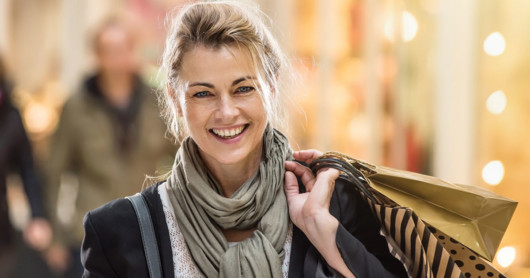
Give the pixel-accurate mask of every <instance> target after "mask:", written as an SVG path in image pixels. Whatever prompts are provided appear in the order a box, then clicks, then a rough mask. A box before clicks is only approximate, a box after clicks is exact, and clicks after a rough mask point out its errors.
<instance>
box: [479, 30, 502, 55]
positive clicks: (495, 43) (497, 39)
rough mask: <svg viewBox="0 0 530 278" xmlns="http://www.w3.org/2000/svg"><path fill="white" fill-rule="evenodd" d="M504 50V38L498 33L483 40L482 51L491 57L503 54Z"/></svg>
mask: <svg viewBox="0 0 530 278" xmlns="http://www.w3.org/2000/svg"><path fill="white" fill-rule="evenodd" d="M505 48H506V41H505V40H504V37H503V36H502V34H501V33H499V32H494V33H491V34H490V35H489V36H488V37H487V38H486V39H485V40H484V51H485V52H486V53H487V54H488V55H491V56H499V55H501V54H502V53H504V49H505Z"/></svg>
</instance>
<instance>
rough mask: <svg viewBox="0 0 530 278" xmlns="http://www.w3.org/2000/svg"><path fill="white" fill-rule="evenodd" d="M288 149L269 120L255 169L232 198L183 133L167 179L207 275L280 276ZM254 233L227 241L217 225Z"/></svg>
mask: <svg viewBox="0 0 530 278" xmlns="http://www.w3.org/2000/svg"><path fill="white" fill-rule="evenodd" d="M291 159H292V150H291V148H290V146H289V142H288V140H287V138H286V137H285V135H283V134H282V133H281V132H279V131H278V130H276V129H273V128H272V127H270V125H268V126H267V128H266V130H265V133H264V137H263V158H262V161H261V163H260V165H259V169H258V171H257V172H256V174H255V175H254V176H253V177H252V178H250V179H249V180H247V181H246V182H245V183H244V184H243V185H242V186H241V187H240V188H239V189H238V190H237V191H236V192H235V193H234V194H233V196H231V197H230V198H226V197H224V196H223V195H222V194H221V192H222V191H221V188H220V186H219V185H218V184H217V182H216V181H215V180H214V178H213V176H212V175H211V174H210V173H209V172H208V170H207V169H206V167H205V165H204V163H203V161H202V159H201V157H200V155H199V151H198V147H197V145H196V143H195V142H194V141H193V140H192V139H191V138H190V137H188V138H186V139H185V140H184V141H183V142H182V144H181V148H180V149H179V151H178V153H177V156H176V159H175V164H174V166H173V171H172V174H171V176H170V177H169V179H168V181H167V182H168V185H169V188H170V189H171V190H170V193H169V198H170V200H171V204H172V205H173V208H174V210H175V215H176V217H177V219H178V222H179V227H180V229H181V231H182V234H183V235H184V239H185V240H186V244H187V245H188V249H189V251H190V253H191V256H192V258H193V260H194V261H195V263H196V264H197V266H198V267H199V269H200V270H201V271H202V273H203V274H204V275H205V276H207V277H257V276H259V277H282V267H281V266H282V262H283V257H284V250H283V246H284V243H285V239H286V236H287V232H288V227H289V213H288V208H287V200H286V197H285V193H284V189H283V185H284V175H285V166H284V162H285V160H291ZM256 225H257V230H256V231H254V233H253V235H252V236H251V237H249V238H247V239H245V240H244V241H242V242H240V243H238V244H236V245H234V246H232V247H229V246H228V243H227V241H226V238H225V237H224V235H223V233H222V232H221V229H249V228H251V227H254V226H256Z"/></svg>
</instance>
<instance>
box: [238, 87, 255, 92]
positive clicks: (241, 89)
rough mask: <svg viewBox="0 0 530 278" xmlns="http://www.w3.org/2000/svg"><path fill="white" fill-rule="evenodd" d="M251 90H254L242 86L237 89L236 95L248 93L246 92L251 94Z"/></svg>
mask: <svg viewBox="0 0 530 278" xmlns="http://www.w3.org/2000/svg"><path fill="white" fill-rule="evenodd" d="M252 90H254V88H253V87H250V86H243V87H239V88H237V92H238V93H248V92H251V91H252Z"/></svg>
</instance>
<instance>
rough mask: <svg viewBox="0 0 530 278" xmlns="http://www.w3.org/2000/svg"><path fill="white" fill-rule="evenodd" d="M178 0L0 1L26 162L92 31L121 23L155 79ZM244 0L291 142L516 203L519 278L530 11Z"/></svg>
mask: <svg viewBox="0 0 530 278" xmlns="http://www.w3.org/2000/svg"><path fill="white" fill-rule="evenodd" d="M183 2H185V1H177V0H113V1H108V0H97V1H94V0H91V1H77V0H76V1H74V0H48V1H40V0H0V53H1V55H2V56H4V57H5V60H6V61H7V64H8V68H9V69H10V72H11V77H12V80H13V83H14V84H15V85H16V90H15V99H16V101H17V104H18V105H19V107H21V110H22V111H23V115H24V119H25V123H26V126H27V128H28V130H29V131H30V133H31V136H32V139H33V142H34V144H35V146H36V150H37V155H39V156H43V155H45V153H46V150H47V139H48V138H49V136H50V134H51V133H52V132H53V130H54V128H55V125H56V121H57V118H58V114H59V113H60V108H61V106H62V104H63V102H64V100H65V99H66V98H67V97H68V95H69V94H70V92H72V91H73V89H74V88H75V87H76V86H77V84H78V82H79V81H80V80H81V78H82V77H83V75H84V74H86V73H87V72H89V71H90V69H91V63H92V61H91V60H92V58H91V56H90V55H91V54H90V45H89V44H88V42H89V38H90V32H91V30H92V29H93V28H94V26H96V25H97V24H98V23H99V22H101V21H102V20H103V19H105V18H106V17H108V16H109V15H112V14H116V13H120V14H122V15H125V16H126V17H128V18H129V19H130V21H131V22H132V24H134V26H135V28H136V29H137V31H138V41H139V43H140V45H141V47H140V48H139V49H140V51H139V53H138V55H139V57H141V60H142V61H143V69H144V70H143V72H144V75H145V76H144V78H145V79H146V80H147V81H149V82H150V83H151V84H154V85H156V84H161V83H163V81H161V80H160V78H159V76H158V75H157V64H158V62H159V57H160V53H161V51H162V48H163V38H164V17H165V14H166V12H167V11H169V10H171V9H172V8H174V7H175V6H178V5H180V4H181V3H183ZM255 2H258V4H259V5H260V6H261V7H262V9H263V11H264V12H265V13H266V14H268V16H270V18H271V22H272V25H273V27H274V28H273V31H274V33H275V34H276V35H277V37H278V38H279V41H280V43H281V44H282V46H283V47H284V49H285V50H286V51H287V52H288V53H289V55H291V56H292V58H293V59H292V62H293V68H294V69H295V70H296V74H297V75H296V76H297V79H295V80H294V81H293V84H291V90H289V92H287V93H286V96H285V100H286V102H287V104H288V107H289V108H288V110H289V111H290V114H291V118H290V123H289V134H290V137H291V138H292V142H293V146H294V147H295V148H297V149H305V148H316V149H320V150H337V151H341V152H344V153H347V154H349V155H351V156H354V157H357V158H360V159H364V160H367V161H371V162H374V163H378V164H384V165H388V166H392V167H396V168H400V169H407V170H411V171H416V172H422V173H426V174H431V175H436V176H439V177H442V178H444V179H447V180H449V181H453V182H456V183H463V184H475V185H480V186H483V187H485V188H487V189H489V190H491V191H494V192H496V193H498V194H501V195H503V196H506V197H509V198H512V199H515V200H517V201H519V206H518V208H517V210H516V212H515V215H514V217H513V219H512V222H511V224H510V226H509V228H508V231H507V233H506V235H505V237H504V240H503V242H502V243H501V249H500V251H499V253H498V255H497V258H496V260H495V264H496V266H498V267H499V268H500V269H502V270H503V271H504V272H505V273H506V274H507V275H508V276H509V277H530V239H529V232H528V231H529V230H530V189H529V188H528V186H529V185H530V184H529V183H530V182H529V179H528V178H527V177H526V175H527V172H526V171H528V170H529V167H530V94H529V93H528V91H529V90H530V79H529V78H527V76H528V75H529V74H530V56H529V55H527V49H528V48H529V47H530V36H529V35H528V34H527V31H526V29H525V28H524V26H527V25H528V24H530V19H529V18H528V16H527V15H528V14H530V2H528V1H522V0H518V1H504V2H502V1H492V0H486V1H478V0H471V1H458V0H444V1H441V0H417V1H390V0H379V1H368V0H333V1H329V0H289V1H285V0H259V1H258V0H256V1H255ZM15 195H16V194H15ZM17 217H20V216H17Z"/></svg>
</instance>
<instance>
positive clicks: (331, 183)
mask: <svg viewBox="0 0 530 278" xmlns="http://www.w3.org/2000/svg"><path fill="white" fill-rule="evenodd" d="M339 174H340V172H339V171H338V170H336V169H332V168H327V169H323V170H321V171H319V172H318V174H317V177H316V182H315V185H314V187H313V191H312V193H315V194H317V195H319V196H321V197H324V198H320V199H319V200H320V201H322V205H323V206H326V207H329V201H330V200H331V196H332V195H333V190H334V189H335V180H336V179H337V178H338V177H339Z"/></svg>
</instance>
